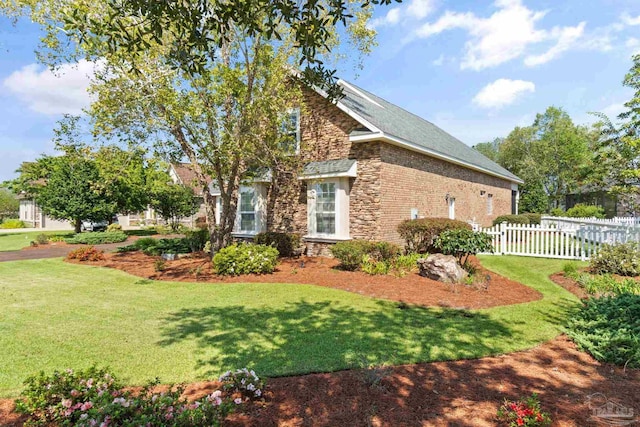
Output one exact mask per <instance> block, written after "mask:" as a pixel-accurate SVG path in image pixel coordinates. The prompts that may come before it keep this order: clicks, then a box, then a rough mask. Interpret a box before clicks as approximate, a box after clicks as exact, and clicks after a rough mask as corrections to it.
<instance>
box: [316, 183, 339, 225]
mask: <svg viewBox="0 0 640 427" xmlns="http://www.w3.org/2000/svg"><path fill="white" fill-rule="evenodd" d="M315 190H316V230H315V231H316V234H326V235H333V234H335V233H336V184H335V183H334V182H320V183H316V184H315Z"/></svg>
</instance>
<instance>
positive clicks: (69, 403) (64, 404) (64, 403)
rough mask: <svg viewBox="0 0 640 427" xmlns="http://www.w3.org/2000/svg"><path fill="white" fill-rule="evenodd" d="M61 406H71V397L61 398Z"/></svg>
mask: <svg viewBox="0 0 640 427" xmlns="http://www.w3.org/2000/svg"><path fill="white" fill-rule="evenodd" d="M60 403H62V406H64V407H65V408H71V404H72V403H73V402H71V399H62V402H60Z"/></svg>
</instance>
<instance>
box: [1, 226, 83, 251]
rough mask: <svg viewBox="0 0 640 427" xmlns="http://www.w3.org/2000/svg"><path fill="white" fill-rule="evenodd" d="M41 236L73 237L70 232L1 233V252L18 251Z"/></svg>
mask: <svg viewBox="0 0 640 427" xmlns="http://www.w3.org/2000/svg"><path fill="white" fill-rule="evenodd" d="M39 234H46V235H52V234H57V235H64V236H71V235H73V232H70V231H27V232H24V233H0V252H4V251H17V250H20V249H22V248H26V247H27V246H29V244H30V243H31V241H33V240H35V239H36V236H37V235H39Z"/></svg>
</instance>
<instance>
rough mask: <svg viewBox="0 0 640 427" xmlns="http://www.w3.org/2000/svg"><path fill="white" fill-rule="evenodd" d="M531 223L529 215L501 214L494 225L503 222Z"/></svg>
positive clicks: (494, 221)
mask: <svg viewBox="0 0 640 427" xmlns="http://www.w3.org/2000/svg"><path fill="white" fill-rule="evenodd" d="M503 222H506V223H507V224H529V223H530V220H529V217H528V216H527V215H500V216H499V217H496V219H494V220H493V225H498V224H502V223H503Z"/></svg>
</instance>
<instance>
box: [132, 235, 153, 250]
mask: <svg viewBox="0 0 640 427" xmlns="http://www.w3.org/2000/svg"><path fill="white" fill-rule="evenodd" d="M157 244H158V240H157V239H154V238H153V237H142V238H140V239H138V240H136V241H135V242H134V243H133V245H131V246H134V247H136V248H137V249H139V250H144V249H147V248H150V247H152V246H155V245H157Z"/></svg>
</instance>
